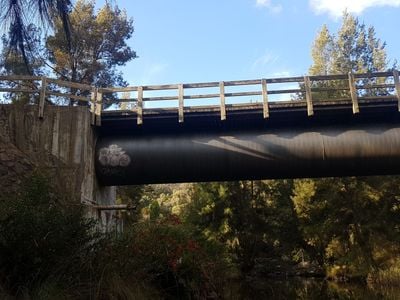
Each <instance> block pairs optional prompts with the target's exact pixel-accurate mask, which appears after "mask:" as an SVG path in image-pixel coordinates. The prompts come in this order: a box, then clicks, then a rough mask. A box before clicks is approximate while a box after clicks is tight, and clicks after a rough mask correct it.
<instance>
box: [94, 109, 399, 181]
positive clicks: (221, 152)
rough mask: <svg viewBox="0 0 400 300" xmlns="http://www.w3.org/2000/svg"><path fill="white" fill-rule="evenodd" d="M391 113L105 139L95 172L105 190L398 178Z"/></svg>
mask: <svg viewBox="0 0 400 300" xmlns="http://www.w3.org/2000/svg"><path fill="white" fill-rule="evenodd" d="M389 116H390V115H389V114H388V115H387V116H386V117H385V118H386V119H385V120H384V121H380V122H379V123H376V120H372V119H371V120H370V121H368V122H358V121H357V120H356V119H353V120H354V122H352V123H348V124H340V123H339V124H336V125H335V124H331V125H321V124H318V122H315V124H314V125H313V126H303V127H301V125H300V124H299V125H298V126H297V127H293V128H288V127H287V126H285V127H276V128H273V127H272V126H271V127H270V128H268V127H267V126H262V127H261V128H258V129H257V128H253V129H245V125H243V129H242V130H240V131H225V132H224V131H218V130H215V131H214V132H213V131H211V130H210V131H209V132H203V133H196V132H193V131H192V132H181V133H179V132H175V133H171V134H168V133H164V134H162V133H156V131H154V132H153V133H152V134H151V133H149V134H146V135H141V134H137V135H136V136H133V135H132V136H129V135H126V136H119V137H118V136H114V135H104V136H102V137H101V138H99V140H98V142H97V146H96V172H97V176H98V178H99V181H100V182H101V184H104V185H124V184H143V183H166V182H197V181H218V180H242V179H268V178H269V179H273V178H301V177H325V176H353V175H357V176H363V175H384V174H400V122H399V119H398V117H394V119H392V120H390V118H389ZM350 117H351V115H350ZM393 121H394V122H393ZM310 122H314V121H310Z"/></svg>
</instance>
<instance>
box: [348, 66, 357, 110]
mask: <svg viewBox="0 0 400 300" xmlns="http://www.w3.org/2000/svg"><path fill="white" fill-rule="evenodd" d="M349 88H350V95H351V102H352V103H353V114H358V113H359V112H360V108H359V107H358V99H357V89H356V83H355V81H354V74H353V73H351V72H349Z"/></svg>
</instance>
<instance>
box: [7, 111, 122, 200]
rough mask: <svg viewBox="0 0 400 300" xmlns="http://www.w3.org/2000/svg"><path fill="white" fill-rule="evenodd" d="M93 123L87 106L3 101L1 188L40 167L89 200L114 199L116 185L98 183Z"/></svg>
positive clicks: (78, 196) (63, 187)
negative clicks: (41, 112) (40, 105)
mask: <svg viewBox="0 0 400 300" xmlns="http://www.w3.org/2000/svg"><path fill="white" fill-rule="evenodd" d="M95 141H96V132H95V127H92V126H91V125H90V113H89V110H88V109H87V108H86V107H62V106H50V105H47V106H46V107H45V111H44V118H43V119H39V118H38V107H37V106H31V105H0V190H6V189H10V190H12V189H16V188H18V185H19V184H20V183H21V180H22V178H23V177H24V176H25V175H26V174H27V173H28V172H29V171H30V170H33V169H35V168H40V169H41V170H44V171H45V172H46V173H48V174H49V175H50V176H52V178H54V179H55V181H56V184H57V185H58V186H59V188H61V190H63V191H65V192H66V193H68V194H70V195H71V196H72V199H77V201H81V202H83V203H86V204H102V205H107V204H114V202H115V188H114V187H101V186H99V185H98V183H97V180H96V177H95V171H94V148H95Z"/></svg>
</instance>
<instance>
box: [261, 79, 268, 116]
mask: <svg viewBox="0 0 400 300" xmlns="http://www.w3.org/2000/svg"><path fill="white" fill-rule="evenodd" d="M261 87H262V98H263V115H264V119H266V118H269V107H268V88H267V81H266V80H265V79H262V80H261Z"/></svg>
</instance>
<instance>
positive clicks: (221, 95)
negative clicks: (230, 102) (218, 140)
mask: <svg viewBox="0 0 400 300" xmlns="http://www.w3.org/2000/svg"><path fill="white" fill-rule="evenodd" d="M219 98H220V100H221V121H224V120H226V108H225V83H224V82H223V81H221V82H220V83H219Z"/></svg>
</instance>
